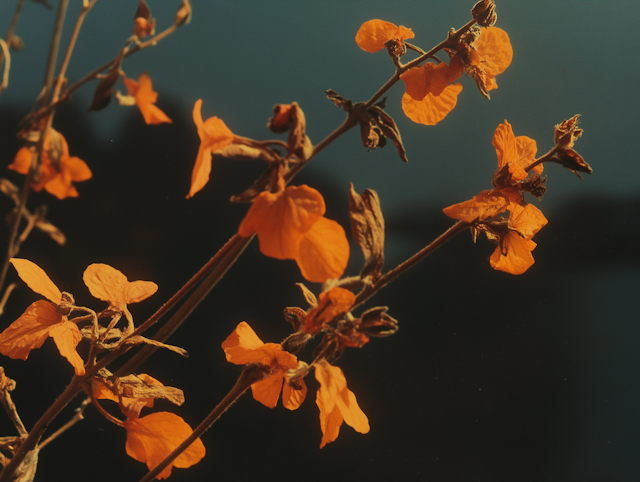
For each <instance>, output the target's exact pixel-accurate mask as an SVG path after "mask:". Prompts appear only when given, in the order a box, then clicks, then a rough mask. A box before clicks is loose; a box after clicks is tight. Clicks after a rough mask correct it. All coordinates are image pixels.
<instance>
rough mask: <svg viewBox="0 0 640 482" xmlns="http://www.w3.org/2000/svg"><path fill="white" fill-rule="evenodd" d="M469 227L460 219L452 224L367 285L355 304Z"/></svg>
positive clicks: (361, 301)
mask: <svg viewBox="0 0 640 482" xmlns="http://www.w3.org/2000/svg"><path fill="white" fill-rule="evenodd" d="M468 227H469V224H468V223H464V222H462V221H458V222H457V223H456V224H454V225H453V226H451V227H450V228H449V229H447V230H446V231H445V232H444V233H442V234H441V235H440V236H438V237H437V238H436V239H434V240H433V241H432V242H431V243H429V244H428V245H427V246H425V247H424V248H422V249H421V250H420V251H418V252H417V253H416V254H414V255H413V256H411V257H410V258H409V259H407V260H406V261H404V262H402V263H400V264H399V265H398V266H396V267H395V268H393V269H392V270H390V271H387V272H386V273H385V274H384V275H382V276H381V277H380V278H379V279H378V280H377V281H376V282H375V283H373V284H371V285H369V286H367V287H365V288H364V289H363V290H362V291H361V292H360V293H358V296H356V301H355V303H354V305H353V306H354V307H356V306H358V305H361V304H362V303H364V302H365V301H366V300H368V299H369V298H370V297H371V296H373V295H374V294H375V293H377V292H378V291H380V290H381V289H382V288H384V287H385V286H387V285H388V284H389V283H391V282H392V281H393V280H394V279H396V278H397V277H398V276H400V275H401V274H402V273H404V272H405V271H407V270H408V269H409V268H411V267H413V266H415V265H416V264H418V263H419V262H420V261H422V260H423V259H424V258H426V257H427V256H428V255H430V254H431V253H433V252H434V251H435V250H436V249H438V248H439V247H440V246H442V245H443V244H444V243H446V242H447V241H449V240H450V239H451V238H453V237H454V236H455V235H456V234H458V233H461V232H462V231H464V230H465V229H466V228H468Z"/></svg>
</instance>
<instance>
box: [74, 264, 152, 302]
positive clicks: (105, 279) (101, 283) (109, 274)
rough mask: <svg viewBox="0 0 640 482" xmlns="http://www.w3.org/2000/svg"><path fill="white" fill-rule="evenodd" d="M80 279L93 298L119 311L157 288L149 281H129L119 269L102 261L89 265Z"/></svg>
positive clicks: (142, 298)
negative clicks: (106, 302)
mask: <svg viewBox="0 0 640 482" xmlns="http://www.w3.org/2000/svg"><path fill="white" fill-rule="evenodd" d="M82 279H83V280H84V284H85V285H87V288H89V291H90V292H91V294H92V295H93V296H94V297H95V298H98V299H99V300H102V301H108V302H109V303H111V304H112V305H113V306H114V307H116V308H117V309H119V310H120V311H124V310H126V307H127V305H128V304H129V303H137V302H139V301H142V300H144V299H146V298H148V297H149V296H151V295H153V294H154V293H155V292H156V291H157V290H158V285H157V284H155V283H153V282H151V281H133V282H130V281H129V280H128V279H127V277H126V276H125V275H124V274H122V273H121V272H120V271H118V270H117V269H115V268H112V267H111V266H109V265H107V264H102V263H94V264H91V265H89V266H88V267H87V269H86V270H85V271H84V274H83V275H82Z"/></svg>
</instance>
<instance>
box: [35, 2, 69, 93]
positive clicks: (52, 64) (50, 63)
mask: <svg viewBox="0 0 640 482" xmlns="http://www.w3.org/2000/svg"><path fill="white" fill-rule="evenodd" d="M68 5H69V0H60V4H59V5H58V13H57V15H56V23H55V26H54V29H53V38H52V39H51V46H50V48H49V57H48V58H47V68H46V69H45V74H44V85H45V88H46V94H45V95H44V96H43V97H42V101H43V102H48V100H49V93H50V92H51V87H52V84H53V75H54V71H55V68H56V61H57V59H58V50H59V49H60V38H61V37H62V27H63V25H64V18H65V17H66V15H67V6H68Z"/></svg>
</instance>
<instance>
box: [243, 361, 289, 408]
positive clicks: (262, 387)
mask: <svg viewBox="0 0 640 482" xmlns="http://www.w3.org/2000/svg"><path fill="white" fill-rule="evenodd" d="M283 380H284V372H283V371H282V370H275V372H274V373H272V374H271V375H269V376H268V377H267V378H265V379H263V380H260V381H259V382H256V383H254V384H253V385H251V392H252V394H253V398H254V399H255V400H256V401H258V402H260V403H261V404H263V405H264V406H266V407H269V408H274V407H275V406H276V405H277V404H278V398H279V397H280V390H282V381H283Z"/></svg>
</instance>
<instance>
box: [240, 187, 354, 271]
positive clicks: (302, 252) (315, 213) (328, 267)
mask: <svg viewBox="0 0 640 482" xmlns="http://www.w3.org/2000/svg"><path fill="white" fill-rule="evenodd" d="M324 212H325V204H324V199H323V198H322V195H321V194H320V193H319V192H318V191H316V190H315V189H313V188H310V187H309V186H306V185H302V186H288V187H287V188H286V189H284V190H282V191H279V192H276V193H272V192H266V191H265V192H262V193H260V194H259V195H258V196H257V197H256V198H255V200H254V201H253V204H252V205H251V208H249V211H248V212H247V215H246V216H245V218H244V219H243V220H242V223H240V228H239V229H238V234H240V236H242V237H244V238H248V237H249V236H252V235H253V234H254V233H257V234H258V239H259V241H260V251H261V252H262V254H264V255H265V256H269V257H272V258H276V259H295V260H296V262H297V263H298V267H299V268H300V271H301V272H302V275H303V276H304V277H305V278H306V279H307V280H309V281H312V282H317V283H323V282H325V281H326V280H328V279H330V278H339V277H340V276H342V273H344V270H345V268H346V266H347V262H348V260H349V242H348V241H347V237H346V234H345V232H344V229H343V228H342V226H340V225H339V224H338V223H336V222H335V221H332V220H330V219H326V218H324V217H323V214H324Z"/></svg>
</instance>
